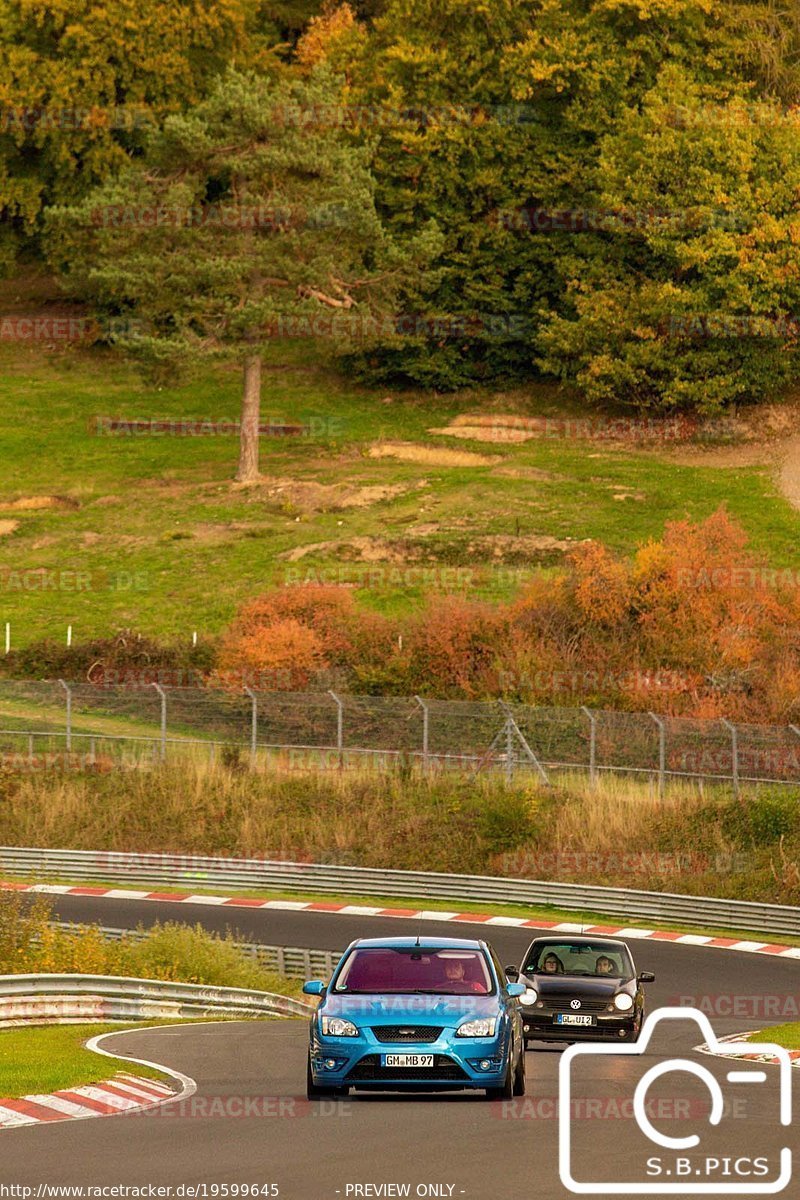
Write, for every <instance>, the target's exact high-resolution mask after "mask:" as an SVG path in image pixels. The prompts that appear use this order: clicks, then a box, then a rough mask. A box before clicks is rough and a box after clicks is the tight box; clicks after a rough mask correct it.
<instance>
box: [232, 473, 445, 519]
mask: <svg viewBox="0 0 800 1200" xmlns="http://www.w3.org/2000/svg"><path fill="white" fill-rule="evenodd" d="M426 486H427V481H426V480H424V479H421V480H418V481H417V483H416V484H408V483H389V484H366V485H363V486H362V485H359V484H355V483H314V482H313V480H294V479H278V480H275V481H273V482H272V485H271V486H268V487H262V488H260V489H259V491H258V492H253V493H251V499H253V500H259V499H261V500H271V501H273V502H275V501H277V502H278V503H281V504H284V505H286V506H287V507H289V508H290V509H296V510H298V511H301V512H337V511H339V510H340V509H344V508H371V507H372V505H373V504H381V503H383V502H384V501H386V500H394V499H396V498H397V497H398V496H402V495H403V494H404V493H406V492H408V491H411V490H414V489H418V488H423V487H426Z"/></svg>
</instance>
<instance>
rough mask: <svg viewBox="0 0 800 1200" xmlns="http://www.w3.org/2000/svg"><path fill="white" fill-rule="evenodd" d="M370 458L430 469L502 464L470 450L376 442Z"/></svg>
mask: <svg viewBox="0 0 800 1200" xmlns="http://www.w3.org/2000/svg"><path fill="white" fill-rule="evenodd" d="M369 456H370V458H399V459H402V461H403V462H415V463H422V464H423V465H425V466H430V467H493V466H495V465H496V464H497V463H500V462H502V459H501V458H499V457H498V456H497V455H496V454H474V453H473V452H472V451H470V450H447V449H443V448H441V447H439V446H421V445H418V444H417V443H416V442H376V443H375V444H374V445H372V446H370V448H369Z"/></svg>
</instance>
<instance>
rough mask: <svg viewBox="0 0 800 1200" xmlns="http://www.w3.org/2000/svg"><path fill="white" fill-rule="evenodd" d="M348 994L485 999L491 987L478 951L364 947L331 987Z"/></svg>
mask: <svg viewBox="0 0 800 1200" xmlns="http://www.w3.org/2000/svg"><path fill="white" fill-rule="evenodd" d="M333 990H334V992H347V993H348V994H350V995H352V994H359V995H363V994H365V993H367V994H369V993H372V994H374V993H379V992H413V993H423V994H425V993H430V994H432V995H444V996H464V995H481V996H488V995H490V994H491V993H492V992H493V991H494V983H493V981H492V976H491V973H490V971H489V966H488V963H487V961H486V958H485V956H484V955H483V953H482V952H481V951H480V950H462V949H458V948H455V947H454V948H442V949H441V950H426V949H425V948H424V947H419V946H413V947H403V948H402V949H398V948H396V947H369V948H367V947H364V948H363V949H355V950H353V951H352V953H351V954H350V955H349V956H348V958H347V959H346V961H345V963H344V965H343V966H342V969H341V971H340V972H339V974H338V975H337V977H336V981H335V983H334V986H333Z"/></svg>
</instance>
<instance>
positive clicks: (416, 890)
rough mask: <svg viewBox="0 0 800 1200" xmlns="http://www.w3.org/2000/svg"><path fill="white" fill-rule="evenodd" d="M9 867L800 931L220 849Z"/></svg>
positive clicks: (39, 859) (37, 858)
mask: <svg viewBox="0 0 800 1200" xmlns="http://www.w3.org/2000/svg"><path fill="white" fill-rule="evenodd" d="M0 871H2V872H5V873H6V874H7V875H11V876H22V877H33V878H34V879H35V880H36V881H37V882H41V883H46V882H47V881H48V880H51V881H55V880H57V879H60V880H69V881H75V880H99V881H103V882H111V881H117V880H119V881H120V882H122V883H124V884H126V885H130V884H133V883H141V884H158V885H161V886H164V885H166V886H168V887H173V888H179V889H182V890H183V891H186V890H189V891H190V892H192V891H194V890H197V889H220V888H222V889H231V890H232V889H245V888H247V889H251V890H258V889H260V890H264V891H266V890H272V891H298V892H305V893H313V892H334V893H340V894H347V895H352V896H414V897H425V898H426V899H427V900H434V899H441V900H447V901H452V900H467V901H475V902H479V903H483V904H519V905H523V906H524V905H536V906H541V905H547V906H552V907H553V908H559V909H565V910H567V911H570V912H576V913H587V912H592V913H605V914H609V915H611V914H613V916H614V917H616V918H624V919H625V920H629V919H630V920H637V921H649V922H658V921H664V922H672V923H674V924H680V925H688V926H701V927H709V928H718V929H738V930H753V931H756V930H758V931H760V932H764V933H767V934H770V935H777V934H781V935H788V936H790V937H800V908H796V907H793V906H791V905H780V904H755V903H751V902H748V901H744V900H722V899H717V898H715V897H707V896H684V895H679V894H673V893H668V892H641V891H632V890H629V889H627V888H610V887H593V886H588V885H583V884H566V883H557V882H554V881H551V880H533V879H501V878H496V877H493V876H486V875H445V874H440V873H438V872H435V871H389V870H379V869H374V868H369V867H336V866H329V865H327V864H322V863H291V862H273V861H269V860H263V859H235V858H230V859H227V858H211V857H199V856H180V855H169V854H124V853H121V852H118V851H110V852H106V851H96V850H47V849H33V848H30V847H18V846H2V847H0Z"/></svg>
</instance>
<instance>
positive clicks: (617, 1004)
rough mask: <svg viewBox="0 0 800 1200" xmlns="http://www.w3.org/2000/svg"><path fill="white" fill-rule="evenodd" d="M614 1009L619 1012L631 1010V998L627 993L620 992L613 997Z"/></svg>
mask: <svg viewBox="0 0 800 1200" xmlns="http://www.w3.org/2000/svg"><path fill="white" fill-rule="evenodd" d="M614 1008H617V1009H619V1011H620V1012H630V1010H631V1009H632V1008H633V996H629V995H628V993H627V992H620V993H619V995H618V996H615V997H614Z"/></svg>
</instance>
